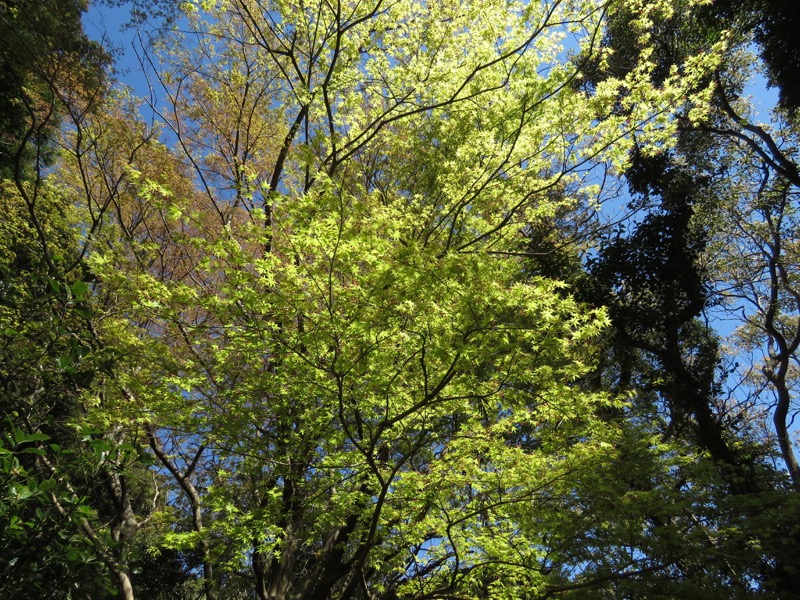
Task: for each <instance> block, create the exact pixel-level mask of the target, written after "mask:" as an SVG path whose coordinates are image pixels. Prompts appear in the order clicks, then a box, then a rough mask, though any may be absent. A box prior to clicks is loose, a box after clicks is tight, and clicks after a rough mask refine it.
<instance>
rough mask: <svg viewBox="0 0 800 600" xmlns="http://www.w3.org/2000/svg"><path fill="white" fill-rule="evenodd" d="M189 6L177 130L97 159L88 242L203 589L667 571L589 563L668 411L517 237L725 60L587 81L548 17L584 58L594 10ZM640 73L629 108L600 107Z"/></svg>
mask: <svg viewBox="0 0 800 600" xmlns="http://www.w3.org/2000/svg"><path fill="white" fill-rule="evenodd" d="M184 8H185V10H186V20H187V24H188V26H189V31H191V34H184V35H182V36H180V35H177V34H176V36H177V37H172V36H170V35H164V36H163V37H161V39H160V40H159V47H158V48H156V49H155V50H153V53H152V54H150V55H149V60H150V61H151V64H152V65H153V66H154V68H155V69H156V72H157V73H158V77H159V79H158V82H159V83H160V84H162V85H163V87H164V89H165V91H166V93H167V95H168V96H167V97H168V99H169V105H168V106H167V107H166V108H164V107H160V106H155V107H153V108H154V109H155V110H158V111H159V113H160V114H161V115H162V116H163V117H164V121H165V123H166V124H167V127H168V131H169V136H171V137H172V138H173V139H174V140H175V141H176V144H175V148H174V149H173V150H172V153H169V152H168V151H166V149H164V150H158V152H159V153H160V154H159V156H161V157H162V158H161V159H160V161H159V163H158V166H157V167H155V168H154V166H153V165H152V164H151V163H148V161H146V160H144V157H145V156H151V155H150V154H148V153H149V152H150V151H149V150H148V151H146V152H143V153H141V154H139V155H137V158H135V159H133V160H131V161H129V162H130V164H131V166H132V167H133V168H132V169H129V170H128V171H127V172H125V173H123V172H122V171H124V169H122V170H121V171H115V173H116V174H115V176H113V177H110V178H109V177H106V178H105V179H106V180H111V181H122V182H124V186H121V187H115V189H116V190H123V191H124V193H120V194H118V195H115V199H114V200H113V203H116V204H115V206H118V208H117V209H116V210H115V211H112V212H111V213H108V221H107V222H106V224H104V227H108V228H115V227H118V228H119V229H111V231H120V232H122V235H121V236H120V237H121V240H120V241H116V242H114V241H113V239H114V235H115V234H112V236H111V240H112V241H111V242H110V243H109V245H108V247H102V246H98V247H96V248H95V249H94V250H93V252H92V258H91V264H92V269H93V271H94V272H96V274H97V275H98V277H99V278H100V280H101V281H102V285H101V286H100V287H99V288H98V289H99V290H100V289H101V290H105V292H104V293H106V294H109V295H112V294H113V295H115V296H116V297H118V298H119V299H121V302H119V303H115V304H114V306H113V307H112V308H110V309H109V310H108V313H107V316H106V319H105V322H104V323H103V324H101V325H99V326H98V327H99V328H100V331H101V333H100V335H105V336H108V338H109V339H115V340H116V346H117V347H118V348H119V349H121V350H122V351H123V353H124V354H125V355H127V356H129V357H133V358H132V360H131V362H130V363H129V367H128V369H129V370H128V371H127V372H123V373H121V374H120V376H119V377H118V379H117V381H118V382H119V385H120V388H121V390H122V393H123V395H124V396H125V398H127V401H128V408H127V410H128V411H131V410H132V408H131V407H134V406H135V407H136V411H135V412H136V414H137V415H140V416H138V417H136V419H137V422H140V423H142V424H143V426H144V428H145V429H146V430H147V432H148V437H149V443H150V448H151V451H152V453H153V455H154V456H155V457H156V459H157V460H158V461H159V463H160V465H161V468H162V471H163V472H165V473H168V474H169V475H170V476H171V477H172V479H173V490H174V491H173V492H171V493H170V494H169V496H170V505H171V508H172V510H173V511H174V512H175V515H176V517H175V518H174V520H173V523H174V524H173V525H172V531H171V532H170V533H169V534H168V535H165V536H164V538H163V540H162V541H161V542H160V545H161V546H166V547H172V548H175V549H178V550H181V551H183V552H185V553H186V555H187V556H189V555H191V554H194V555H196V556H198V557H199V558H198V559H197V563H196V564H197V566H198V568H202V572H203V574H204V575H203V577H204V585H205V594H206V596H208V597H213V596H215V595H219V596H224V595H225V594H226V593H229V590H230V589H232V588H236V587H237V586H238V582H247V581H250V582H251V583H250V585H251V586H252V589H254V590H255V593H256V594H257V595H258V596H259V597H261V598H290V597H304V598H305V597H311V598H329V597H341V598H351V597H352V598H360V597H384V598H393V597H400V596H404V597H418V598H423V597H428V596H430V595H437V594H438V595H467V596H470V597H509V596H511V597H514V596H516V595H518V594H519V593H521V592H520V590H523V589H524V590H530V592H529V593H530V595H531V596H534V595H542V596H546V595H553V594H556V593H565V592H567V591H569V590H572V589H584V588H586V587H589V586H592V585H598V586H600V585H602V584H603V582H607V581H611V580H614V581H619V580H622V579H630V578H636V577H639V576H640V575H641V574H642V573H646V572H650V571H651V570H654V569H656V568H658V569H662V568H663V569H666V568H668V565H667V564H662V563H659V564H658V565H655V564H654V563H652V562H649V563H648V562H647V560H646V559H644V558H642V559H640V558H638V557H636V556H635V555H634V556H632V557H631V556H630V555H629V556H628V557H627V558H626V557H625V556H624V555H623V554H622V553H620V554H618V555H616V556H617V557H618V560H614V561H609V562H603V563H602V564H598V563H591V562H587V556H589V554H587V553H591V552H592V551H591V549H590V546H591V545H592V544H595V543H599V541H598V540H599V539H600V538H599V537H596V536H595V535H589V536H585V535H581V534H580V533H579V532H576V531H574V530H572V529H570V528H569V527H567V526H566V522H565V519H566V517H567V516H568V515H573V514H578V513H579V512H580V511H585V510H586V508H585V506H586V504H585V503H590V504H592V505H593V503H594V502H596V501H598V498H599V497H600V496H602V493H601V492H600V491H598V490H597V489H596V486H597V485H598V481H597V480H595V479H593V478H592V477H590V476H589V474H590V473H593V472H596V471H597V470H598V469H600V468H601V465H608V466H609V468H610V465H611V464H619V463H618V462H616V461H619V460H622V455H623V454H624V455H625V456H631V454H630V453H629V452H628V451H627V450H626V451H625V452H627V453H623V451H622V449H620V446H619V442H620V440H621V439H622V437H623V436H629V437H630V438H633V439H635V438H637V436H644V439H650V433H649V432H646V431H643V430H642V429H641V428H637V427H631V428H628V429H627V430H625V431H624V432H623V430H622V428H620V427H619V424H618V423H615V422H612V421H608V422H606V421H604V420H603V419H602V418H600V413H602V412H604V411H607V410H609V407H610V406H614V405H616V404H617V403H618V400H615V399H612V398H610V397H609V396H607V395H606V394H604V393H598V392H592V391H587V390H585V389H583V388H582V386H581V385H580V383H579V382H580V377H581V376H583V375H585V374H586V372H587V369H588V367H589V365H591V363H592V362H593V360H594V359H593V357H592V348H593V342H592V340H593V339H595V336H596V335H597V333H598V332H599V330H600V329H601V328H602V326H603V323H604V317H603V315H602V313H599V312H594V311H591V310H587V309H585V307H581V306H579V305H578V304H577V303H576V302H575V300H574V299H573V298H571V297H570V295H569V294H568V293H567V292H566V291H564V290H563V287H562V286H561V285H560V284H558V283H555V282H552V281H549V280H547V279H544V278H541V277H537V278H531V279H529V280H527V281H521V279H522V278H521V273H522V272H523V270H524V269H523V265H522V263H521V260H520V258H519V256H518V255H519V254H520V253H523V254H524V250H525V249H524V243H525V238H526V235H527V232H529V231H533V230H534V229H537V228H539V229H541V227H542V226H544V224H546V223H547V222H548V220H549V219H551V218H555V217H556V215H558V214H559V213H561V212H562V211H563V210H564V208H565V207H567V206H569V205H573V204H574V202H575V201H574V200H573V198H579V199H580V201H581V202H583V201H585V199H586V198H590V197H591V196H592V195H593V194H594V193H596V191H593V188H591V187H588V188H587V187H585V177H586V175H585V174H584V173H582V172H581V170H582V169H583V168H584V167H587V165H588V164H589V163H590V162H591V161H596V160H600V159H601V158H602V159H607V160H609V161H617V162H624V161H625V160H626V159H625V155H626V148H627V147H628V142H619V143H617V144H616V145H614V144H615V143H616V142H617V141H618V140H620V139H621V138H623V137H624V136H625V135H626V134H627V133H628V132H630V131H632V130H634V129H635V130H637V131H638V133H637V135H638V136H639V140H640V142H641V143H642V144H643V145H648V144H654V145H655V144H659V143H663V141H664V140H666V139H668V138H669V135H670V131H671V128H672V127H673V124H672V122H671V120H670V117H669V111H668V103H669V101H670V99H672V98H674V97H679V96H680V95H681V94H682V93H684V92H685V90H686V89H687V86H688V87H691V86H693V85H695V84H696V82H697V78H698V77H701V75H702V70H703V68H704V64H703V61H704V60H709V61H713V59H712V58H710V57H706V56H701V57H698V60H697V62H696V64H695V66H694V67H693V68H692V69H690V70H689V72H687V73H683V74H682V77H680V78H678V77H675V78H673V79H672V80H671V81H670V82H669V84H668V85H664V86H661V87H660V88H658V89H656V88H654V87H653V86H652V85H651V84H650V82H649V81H648V80H647V78H642V74H641V73H637V74H634V75H631V76H630V77H623V78H620V80H619V81H617V82H615V83H614V84H613V85H610V86H608V87H607V89H605V90H604V91H603V93H600V94H597V95H596V96H595V97H593V98H587V97H586V96H585V95H584V94H583V93H581V92H580V91H578V90H576V89H575V88H574V87H573V86H571V85H570V82H571V81H572V80H574V78H575V76H576V74H577V69H576V67H575V66H574V65H572V64H570V63H569V62H565V61H563V60H562V59H563V57H564V50H563V48H562V47H561V46H560V45H559V44H558V39H559V38H561V37H562V36H563V35H565V34H568V35H573V36H575V38H576V40H577V41H576V43H577V44H580V45H582V47H584V48H586V49H587V52H590V51H591V50H592V48H593V47H594V44H595V43H596V40H597V36H598V34H599V31H600V29H599V28H600V27H601V24H602V18H603V10H602V6H598V5H595V4H594V3H591V2H586V3H580V2H575V3H560V2H554V3H543V4H536V5H530V4H524V3H522V4H508V3H500V2H475V3H461V2H459V3H442V4H440V5H436V6H435V7H431V6H429V5H427V4H424V5H423V4H415V3H400V4H393V5H386V6H384V5H383V4H382V3H380V2H376V3H374V4H371V5H364V4H353V5H343V4H329V3H313V4H311V5H302V6H294V5H285V4H282V3H275V4H271V3H265V2H253V1H236V2H220V3H203V4H202V5H198V4H190V3H186V4H185V5H184ZM206 13H207V14H206ZM467 47H469V51H466V48H467ZM710 54H713V49H712V52H711V53H709V55H710ZM648 68H649V67H648ZM623 87H624V88H627V89H630V90H633V91H635V94H633V96H635V100H634V99H631V101H630V102H629V103H628V108H629V109H630V112H629V114H628V115H626V116H625V118H619V119H608V120H605V121H603V122H600V123H598V121H597V119H596V117H597V114H598V113H602V112H604V111H606V110H607V109H608V108H609V107H610V106H611V105H612V104H613V102H614V101H615V94H614V90H615V89H622V88H623ZM633 96H632V98H633ZM631 115H633V116H631ZM642 122H644V123H645V125H644V126H642V127H640V126H639V125H640V124H641V123H642ZM101 137H102V136H101ZM101 137H100V138H98V139H101ZM94 147H105V146H102V144H101V145H98V146H93V148H94ZM108 147H111V146H108ZM105 164H106V163H103V162H101V161H97V163H96V165H94V166H93V168H94V169H97V168H100V169H102V168H103V166H104V165H105ZM162 167H163V168H162ZM587 168H588V167H587ZM90 170H91V169H90ZM170 172H171V173H172V174H171V175H170V174H169V173H170ZM107 174H108V172H107V171H102V170H101V171H95V175H94V176H92V177H90V178H89V181H103V177H104V175H107ZM117 174H118V175H119V176H117ZM187 177H188V179H187ZM187 181H190V182H192V183H193V186H194V188H195V189H196V190H199V191H195V190H193V189H191V188H192V186H188V187H187ZM115 213H116V214H115ZM134 217H135V218H134ZM134 222H135V223H137V226H136V227H133V226H132V225H131V224H133V223H134ZM520 233H522V234H526V235H520ZM178 257H181V261H182V262H181V263H180V264H181V267H180V268H179V269H175V268H173V265H174V264H175V263H172V262H171V261H173V260H175V259H177V258H178ZM164 265H166V268H163V266H164ZM103 332H104V333H103ZM127 419H129V420H130V419H132V417H131V416H130V414H127ZM631 444H633V441H631ZM634 446H635V444H634ZM665 452H666V451H665ZM640 458H641V460H643V461H650V460H655V461H656V462H657V461H659V460H661V459H662V458H663V455H662V454H659V453H656V455H654V456H651V455H645V456H642V457H640ZM644 472H647V469H643V473H644ZM596 508H597V507H596ZM597 509H598V510H599V508H597ZM613 510H614V507H613V506H607V507H606V512H605V513H603V514H605V516H607V517H608V518H611V515H612V513H613ZM608 511H611V512H608ZM644 518H645V516H644V515H641V514H639V515H637V516H636V517H631V518H630V519H629V520H628V521H625V522H626V523H628V524H631V523H633V522H637V523H641V522H642V519H644ZM637 519H638V520H637ZM583 522H584V523H585V521H583ZM620 522H622V521H620ZM620 529H621V528H620ZM596 535H597V536H599V535H600V533H599V532H597V534H596ZM615 543H618V544H620V545H622V544H624V541H623V540H622V539H621V538H617V539H616V540H615ZM565 546H566V547H568V548H569V549H566V550H565V549H563V548H564V547H565ZM667 562H669V561H667ZM639 567H641V568H639Z"/></svg>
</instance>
